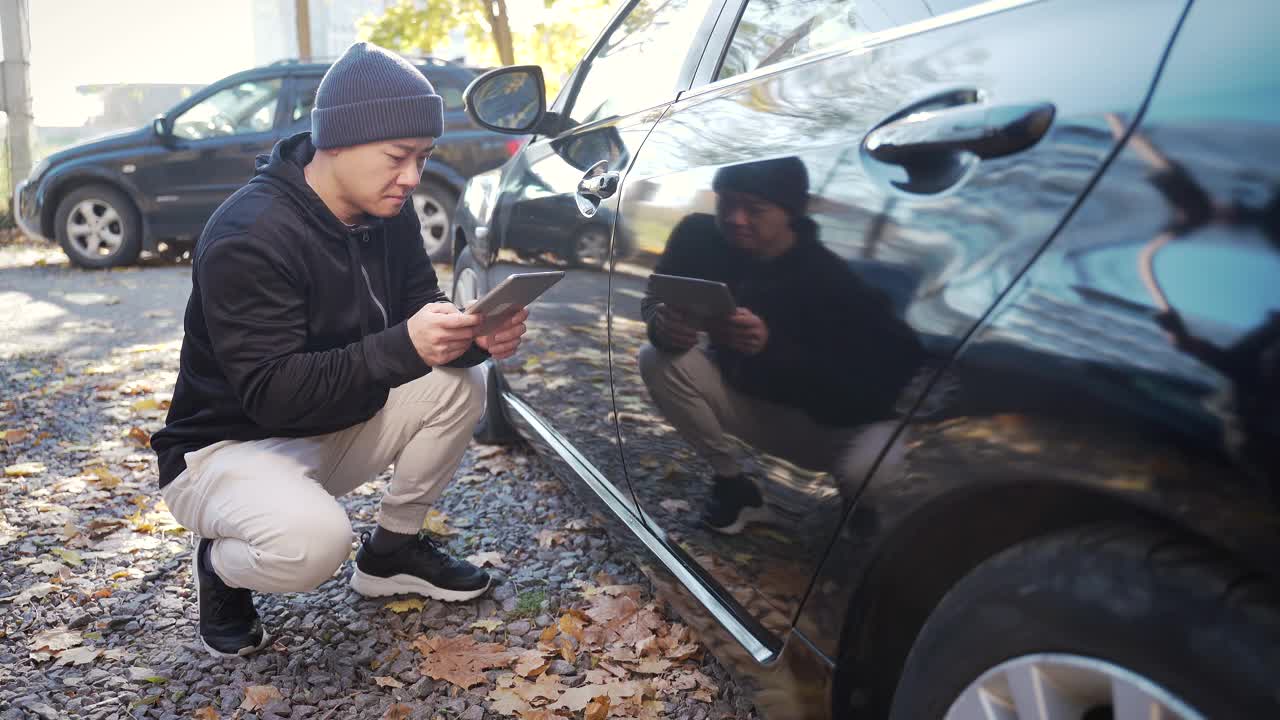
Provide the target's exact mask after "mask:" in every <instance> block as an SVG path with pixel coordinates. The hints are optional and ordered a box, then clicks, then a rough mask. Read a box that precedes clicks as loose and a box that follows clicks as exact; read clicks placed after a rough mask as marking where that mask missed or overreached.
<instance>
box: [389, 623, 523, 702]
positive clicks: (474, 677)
mask: <svg viewBox="0 0 1280 720" xmlns="http://www.w3.org/2000/svg"><path fill="white" fill-rule="evenodd" d="M414 647H415V648H417V649H418V650H419V651H421V652H424V653H429V654H427V659H426V660H424V661H423V662H422V665H421V667H420V671H421V672H422V674H423V675H426V676H428V677H432V678H435V679H436V680H447V681H449V682H451V683H453V684H454V685H457V686H458V687H460V688H462V689H463V690H466V689H468V688H471V687H473V686H475V685H481V684H483V683H484V682H485V676H484V674H483V673H482V672H481V671H482V670H487V669H489V668H496V667H505V666H507V665H510V664H511V662H512V661H513V660H515V659H517V658H518V657H519V655H518V654H517V653H515V652H512V651H511V650H508V649H507V648H506V647H504V646H502V645H500V644H498V643H477V642H476V641H475V639H474V638H473V637H472V636H470V635H459V636H458V637H452V638H447V637H439V636H437V637H432V638H427V637H421V638H419V639H418V640H416V641H414Z"/></svg>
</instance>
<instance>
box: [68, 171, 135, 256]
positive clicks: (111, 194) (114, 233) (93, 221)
mask: <svg viewBox="0 0 1280 720" xmlns="http://www.w3.org/2000/svg"><path fill="white" fill-rule="evenodd" d="M53 222H54V234H55V236H56V237H57V238H58V244H59V245H61V246H62V251H63V252H65V253H66V254H67V257H68V258H70V259H71V262H73V263H75V264H76V265H79V266H80V267H84V268H107V267H116V266H120V265H130V264H132V263H133V262H134V261H135V260H137V259H138V253H140V252H141V251H142V222H141V220H140V218H139V217H138V211H137V209H136V208H135V207H134V206H133V202H132V201H130V200H129V198H128V197H127V196H125V194H124V193H122V192H120V191H119V190H116V189H115V188H112V187H109V186H106V185H86V186H84V187H81V188H76V189H75V190H73V191H71V192H70V193H68V194H67V196H66V197H64V198H63V199H62V202H60V203H58V208H57V210H56V211H55V212H54V220H53Z"/></svg>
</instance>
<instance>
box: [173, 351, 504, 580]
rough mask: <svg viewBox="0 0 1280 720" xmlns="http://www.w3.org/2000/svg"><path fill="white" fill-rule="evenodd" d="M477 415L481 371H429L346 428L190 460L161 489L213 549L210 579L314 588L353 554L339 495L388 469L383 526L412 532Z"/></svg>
mask: <svg viewBox="0 0 1280 720" xmlns="http://www.w3.org/2000/svg"><path fill="white" fill-rule="evenodd" d="M483 410H484V379H483V375H482V374H481V370H480V368H471V369H467V370H456V369H452V368H436V369H434V370H432V371H431V372H430V373H428V374H426V375H425V376H423V377H421V378H419V379H417V380H414V381H413V382H410V383H407V384H405V385H401V386H400V387H398V388H395V389H393V390H392V391H391V393H390V396H389V397H388V398H387V404H386V406H384V407H383V408H382V410H381V411H379V412H378V414H377V415H375V416H374V417H372V418H371V419H369V420H368V421H366V422H364V423H361V424H359V425H354V426H352V427H349V428H347V429H345V430H340V431H338V432H334V433H330V434H328V435H319V436H314V437H306V438H269V439H266V440H254V441H248V442H240V441H224V442H219V443H215V444H213V445H210V446H208V447H206V448H202V449H200V450H197V451H195V452H190V453H187V454H186V461H187V469H186V470H185V471H183V473H182V474H181V475H179V476H178V477H177V478H175V479H174V480H173V482H171V483H169V484H168V485H167V486H165V488H164V489H163V490H162V491H161V492H162V494H163V496H164V500H165V503H166V504H167V505H168V506H169V511H170V512H172V513H173V516H174V517H175V518H176V519H177V520H178V522H180V523H182V525H183V526H184V527H186V528H188V529H189V530H192V531H194V532H195V533H197V534H198V535H200V536H201V537H205V538H210V539H212V540H213V547H212V548H211V551H210V555H211V557H212V561H213V567H214V571H215V572H217V574H218V576H219V577H220V578H222V580H223V581H224V582H226V583H227V584H228V585H230V586H232V587H242V588H249V589H251V590H260V591H264V592H301V591H307V590H313V589H315V588H316V587H318V586H319V585H320V584H321V583H323V582H324V581H325V580H327V579H329V578H330V577H332V576H333V574H334V572H336V571H337V569H338V568H339V567H341V565H342V563H343V562H344V561H345V560H346V559H347V557H348V556H349V554H350V552H351V538H352V531H351V522H350V520H348V519H347V514H346V511H345V510H343V508H342V506H341V505H340V504H339V503H338V501H337V500H335V499H334V498H335V497H337V496H339V495H343V494H345V493H348V492H350V491H352V490H354V489H355V488H357V487H359V486H361V485H363V484H364V483H366V482H368V481H369V480H372V479H373V478H374V477H375V476H376V475H377V474H378V473H380V472H382V471H383V470H384V469H386V467H387V466H388V465H390V464H391V463H392V462H394V463H395V472H394V474H393V475H392V476H391V484H390V487H389V488H388V490H387V493H386V495H384V496H383V498H382V505H381V507H380V508H379V511H378V524H379V525H382V526H383V527H385V528H387V529H388V530H392V531H394V532H400V533H414V532H417V531H418V530H419V529H420V528H421V527H422V523H423V520H424V519H425V518H426V514H427V510H428V508H429V507H430V505H431V504H432V503H433V502H434V501H435V500H436V499H437V498H438V497H439V496H440V494H441V493H442V492H444V489H445V487H446V486H447V485H448V483H449V481H450V480H451V479H452V478H453V474H454V472H456V471H457V469H458V464H459V463H460V462H461V461H462V455H463V453H464V452H465V451H466V448H467V443H468V442H469V441H470V440H471V432H472V430H473V429H474V428H475V424H476V422H477V421H478V420H479V418H480V415H481V413H482V412H483Z"/></svg>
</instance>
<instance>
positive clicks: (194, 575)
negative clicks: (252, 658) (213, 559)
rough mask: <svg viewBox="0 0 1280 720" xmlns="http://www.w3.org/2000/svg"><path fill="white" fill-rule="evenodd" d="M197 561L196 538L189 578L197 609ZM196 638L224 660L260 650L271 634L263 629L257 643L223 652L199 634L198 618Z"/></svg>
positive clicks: (210, 652)
mask: <svg viewBox="0 0 1280 720" xmlns="http://www.w3.org/2000/svg"><path fill="white" fill-rule="evenodd" d="M199 562H200V541H199V540H196V542H195V547H193V548H192V549H191V579H192V581H194V582H195V585H196V608H197V611H198V610H199V607H200V574H199V573H200V566H199V564H198V563H199ZM196 638H197V639H198V640H199V641H200V644H201V645H202V646H203V647H204V649H205V650H207V651H208V652H209V654H210V655H212V656H214V657H216V658H220V659H224V660H226V659H232V658H242V657H248V656H249V655H252V654H254V653H256V652H258V651H259V650H261V649H262V648H264V647H266V646H267V643H268V642H270V641H271V636H270V635H268V634H267V632H266V631H265V630H263V632H262V642H259V643H258V644H257V645H246V646H245V647H242V648H240V649H239V650H238V651H236V652H234V653H229V652H223V651H221V650H219V649H217V648H215V647H214V646H212V645H210V644H209V643H208V642H206V641H205V639H204V635H201V634H200V621H199V620H197V621H196Z"/></svg>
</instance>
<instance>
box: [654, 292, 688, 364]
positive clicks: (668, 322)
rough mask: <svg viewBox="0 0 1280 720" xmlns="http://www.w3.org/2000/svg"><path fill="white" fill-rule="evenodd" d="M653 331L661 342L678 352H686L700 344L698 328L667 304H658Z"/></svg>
mask: <svg viewBox="0 0 1280 720" xmlns="http://www.w3.org/2000/svg"><path fill="white" fill-rule="evenodd" d="M653 331H654V334H655V335H657V336H658V339H659V340H661V341H662V342H663V343H664V344H665V345H667V346H668V347H670V348H671V349H673V350H676V351H678V352H684V351H686V350H688V349H690V348H692V347H693V346H694V345H697V344H698V330H697V328H695V327H694V326H693V323H692V322H691V321H690V320H689V318H688V317H686V316H685V315H684V313H682V312H680V311H679V310H677V309H675V308H673V307H671V306H670V305H667V304H666V303H658V307H657V314H656V315H654V317H653Z"/></svg>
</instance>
